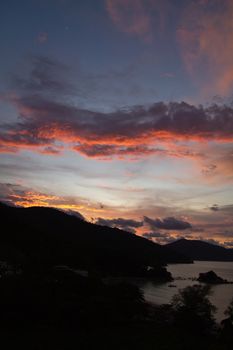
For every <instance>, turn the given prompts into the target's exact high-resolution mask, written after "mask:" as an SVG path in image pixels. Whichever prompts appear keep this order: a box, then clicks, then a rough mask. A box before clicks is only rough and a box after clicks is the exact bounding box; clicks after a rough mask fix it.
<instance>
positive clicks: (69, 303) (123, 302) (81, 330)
mask: <svg viewBox="0 0 233 350" xmlns="http://www.w3.org/2000/svg"><path fill="white" fill-rule="evenodd" d="M1 220H2V224H3V227H4V229H3V230H1V234H0V243H1V252H0V253H1V255H0V256H1V260H3V261H4V263H1V265H0V337H1V338H0V339H1V345H2V348H3V349H15V348H23V349H37V350H42V349H43V350H44V349H58V350H59V349H65V350H67V349H88V350H89V349H90V350H91V349H97V348H101V349H145V350H147V349H148V350H149V349H158V350H160V349H161V350H166V349H167V350H168V349H179V350H186V349H190V350H192V349H193V350H194V349H197V348H198V349H200V350H201V349H205V350H210V349H211V350H215V349H216V350H217V349H219V350H220V349H221V350H222V349H223V350H225V349H226V350H228V349H229V350H230V349H232V342H233V338H232V335H233V331H232V321H233V317H232V309H233V306H232V305H233V302H232V304H231V305H230V306H229V308H228V310H227V314H226V317H227V318H226V320H225V321H224V322H223V323H222V324H221V327H219V326H217V325H216V323H215V321H214V311H215V309H214V307H213V305H212V304H211V303H210V301H209V299H208V295H209V292H210V289H209V287H208V286H201V285H197V286H193V287H187V288H186V289H184V290H182V291H180V292H179V294H178V295H177V296H175V297H174V298H173V300H172V303H171V304H169V305H162V306H153V305H150V304H148V303H146V302H145V300H144V297H143V294H142V292H141V290H140V289H139V288H138V287H137V286H135V285H131V284H129V283H127V282H119V279H118V278H117V279H112V281H111V279H109V278H105V277H106V276H120V275H121V274H123V275H125V276H143V277H144V278H145V277H146V278H151V279H154V280H156V281H157V280H158V279H160V280H163V279H165V280H166V281H167V280H169V279H171V275H169V273H167V271H166V269H165V268H164V267H163V266H162V264H164V263H165V262H168V261H169V259H171V257H172V259H177V260H176V261H177V262H181V261H183V260H182V259H184V258H183V257H182V258H181V257H180V255H179V254H174V255H173V254H172V253H171V251H170V250H167V249H163V248H162V247H160V246H159V245H154V244H153V243H151V242H149V241H147V240H144V239H142V238H140V237H136V236H134V235H132V234H129V233H127V232H122V231H120V230H116V229H109V228H106V227H99V226H96V225H92V224H89V223H86V222H83V221H81V220H79V219H77V218H75V217H72V216H69V215H66V214H64V213H62V212H60V211H57V210H54V209H43V208H30V209H21V208H9V207H7V206H4V205H1ZM169 254H171V256H170V258H169ZM165 257H166V258H165ZM178 259H180V260H178ZM184 261H185V259H184ZM105 264H106V266H105ZM58 265H59V266H58ZM148 266H150V268H148ZM82 268H83V269H85V270H86V271H87V272H88V273H87V275H84V274H82V272H80V271H77V270H76V269H82ZM110 281H111V282H110Z"/></svg>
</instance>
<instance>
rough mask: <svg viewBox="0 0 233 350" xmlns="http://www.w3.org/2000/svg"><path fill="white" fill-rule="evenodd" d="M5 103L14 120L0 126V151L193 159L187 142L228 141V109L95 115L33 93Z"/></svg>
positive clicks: (167, 106) (231, 133) (231, 113)
mask: <svg viewBox="0 0 233 350" xmlns="http://www.w3.org/2000/svg"><path fill="white" fill-rule="evenodd" d="M44 84H45V85H46V83H45V82H44V83H43V84H42V85H44ZM39 90H40V86H39ZM6 99H7V100H8V102H9V103H11V104H13V105H14V106H15V107H16V108H17V110H18V114H19V121H18V122H17V123H15V124H7V125H6V124H4V125H1V126H0V141H1V147H2V152H4V151H7V150H9V151H11V152H13V151H14V150H20V149H21V148H22V149H32V150H33V149H34V150H37V151H39V152H42V153H43V152H46V150H47V151H49V150H50V151H51V150H52V152H51V153H58V152H59V151H60V150H61V148H62V147H63V146H64V145H66V146H67V147H68V148H70V149H73V150H75V151H77V152H79V153H81V154H85V155H86V156H88V157H98V156H100V157H101V156H104V157H110V158H111V157H112V156H119V157H127V156H130V155H132V156H145V155H147V156H148V155H151V154H160V155H167V156H171V157H181V158H183V157H192V158H198V157H201V156H202V154H201V153H199V152H195V151H194V150H193V149H191V148H189V147H188V143H189V142H200V141H206V142H208V141H215V142H220V143H224V142H232V141H233V108H232V107H229V106H218V105H213V106H211V107H207V108H204V107H202V106H198V107H196V106H193V105H190V104H187V103H184V102H181V103H178V102H176V103H175V102H173V103H164V102H157V103H154V104H153V105H151V106H150V107H143V106H140V107H138V106H136V107H133V108H130V109H127V110H116V111H115V112H109V113H101V112H96V111H92V110H87V109H80V108H78V107H77V106H74V105H72V104H68V103H67V102H62V101H60V102H58V101H55V100H53V99H51V98H48V96H43V95H41V94H38V93H35V94H28V93H26V94H25V95H23V96H15V95H13V96H7V97H6ZM184 143H186V144H187V145H186V146H185V145H184Z"/></svg>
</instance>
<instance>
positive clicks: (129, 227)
mask: <svg viewBox="0 0 233 350" xmlns="http://www.w3.org/2000/svg"><path fill="white" fill-rule="evenodd" d="M95 223H96V224H97V225H101V226H109V227H117V228H120V229H122V230H125V231H128V232H132V233H135V232H136V230H135V229H136V228H139V227H142V226H143V222H142V221H136V220H132V219H122V218H116V219H103V218H98V219H97V220H96V221H95Z"/></svg>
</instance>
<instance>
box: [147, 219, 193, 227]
mask: <svg viewBox="0 0 233 350" xmlns="http://www.w3.org/2000/svg"><path fill="white" fill-rule="evenodd" d="M144 222H145V223H146V224H147V225H149V226H150V228H151V229H152V230H153V229H155V230H156V229H163V230H186V229H190V228H192V225H191V224H190V223H189V222H187V221H183V220H179V219H176V218H174V217H167V218H164V219H162V220H161V219H151V218H149V217H147V216H145V217H144Z"/></svg>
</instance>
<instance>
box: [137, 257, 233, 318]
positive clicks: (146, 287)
mask: <svg viewBox="0 0 233 350" xmlns="http://www.w3.org/2000/svg"><path fill="white" fill-rule="evenodd" d="M167 269H168V271H170V272H171V273H172V276H173V278H174V279H175V280H174V282H172V283H170V282H169V283H164V284H153V283H152V282H146V283H143V284H142V285H141V288H142V290H143V291H144V295H145V299H146V300H147V301H150V302H152V303H155V304H166V303H169V302H170V301H171V298H172V297H173V295H174V294H176V293H177V292H178V290H179V289H181V288H185V287H187V286H190V285H193V284H197V283H198V282H197V281H192V280H191V279H192V278H197V277H198V275H199V273H200V272H207V271H210V270H213V271H214V272H215V273H216V274H217V275H218V276H220V277H222V278H225V279H227V280H228V281H233V262H214V261H196V262H195V263H194V264H176V265H169V266H168V267H167ZM179 278H183V279H184V280H180V279H179ZM171 284H172V285H175V287H169V285H171ZM232 298H233V284H223V285H216V286H213V287H212V295H211V296H210V300H211V302H212V303H213V304H214V305H215V306H216V307H217V312H216V315H215V317H216V320H217V321H221V320H222V319H223V318H224V311H225V310H226V308H227V306H228V305H229V303H230V301H231V299H232Z"/></svg>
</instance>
